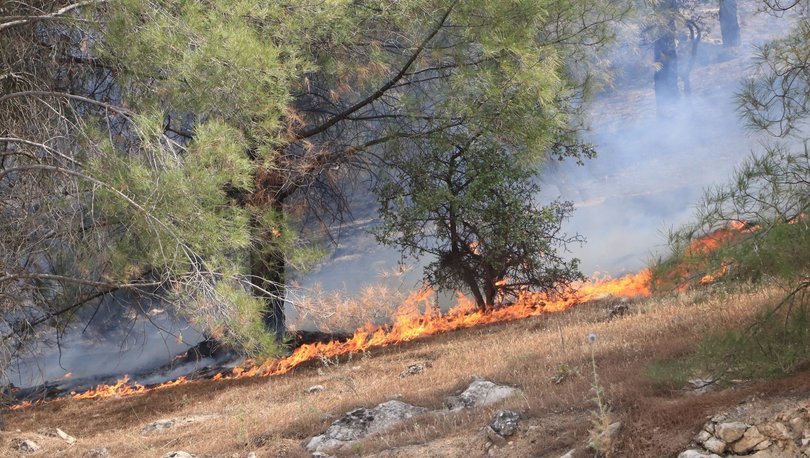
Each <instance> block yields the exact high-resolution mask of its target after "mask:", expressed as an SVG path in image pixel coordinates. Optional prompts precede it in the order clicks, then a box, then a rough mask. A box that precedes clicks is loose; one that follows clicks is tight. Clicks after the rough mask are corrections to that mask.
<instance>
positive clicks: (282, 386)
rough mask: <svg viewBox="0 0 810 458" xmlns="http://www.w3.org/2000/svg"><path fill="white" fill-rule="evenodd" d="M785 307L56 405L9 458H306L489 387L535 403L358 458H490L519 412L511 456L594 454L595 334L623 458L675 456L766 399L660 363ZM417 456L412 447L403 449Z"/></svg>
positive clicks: (684, 301)
mask: <svg viewBox="0 0 810 458" xmlns="http://www.w3.org/2000/svg"><path fill="white" fill-rule="evenodd" d="M778 294H779V292H778V291H774V290H754V291H747V292H737V293H734V294H726V293H717V292H715V293H713V294H709V293H707V292H695V293H690V294H685V295H679V296H671V297H665V298H656V299H652V300H648V301H644V302H639V303H636V304H633V305H632V306H631V310H632V313H631V314H629V315H626V316H624V317H622V318H620V319H614V320H611V321H606V320H605V316H606V313H605V310H604V305H605V304H604V303H602V304H599V303H597V304H587V305H582V306H579V307H577V308H575V309H573V310H571V311H569V312H565V313H560V314H553V315H546V316H541V317H536V318H531V319H527V320H523V321H519V322H511V323H504V324H498V325H491V326H486V327H481V328H476V329H469V330H465V331H461V332H456V333H452V334H445V335H440V336H435V337H432V338H428V339H425V340H422V341H417V342H412V343H409V344H406V345H402V346H398V347H390V348H385V349H377V350H372V351H370V352H367V353H366V354H362V355H353V356H352V357H351V358H346V359H344V360H343V361H341V362H340V364H337V365H329V366H323V365H321V364H320V363H318V364H315V363H313V364H311V365H308V366H307V367H303V368H298V369H296V370H295V371H294V372H293V373H290V374H286V375H284V376H280V377H274V378H269V379H250V380H237V381H227V382H211V381H206V382H200V383H194V384H189V385H185V386H180V387H177V388H173V389H166V390H161V391H157V392H152V393H149V394H146V395H142V396H136V397H131V398H123V399H109V400H97V401H74V400H68V401H59V402H53V403H49V404H46V405H42V406H39V407H36V408H33V409H30V410H26V411H18V412H10V413H8V414H7V416H6V429H7V431H9V432H3V433H0V453H7V454H10V455H14V456H16V455H17V454H18V453H16V451H15V450H12V449H11V448H10V443H11V441H12V440H13V439H15V438H19V437H27V438H33V439H34V440H35V441H39V440H41V441H42V445H46V446H47V448H46V449H45V450H43V451H41V452H38V454H36V455H34V456H37V455H38V456H82V455H83V454H84V453H86V452H87V451H88V450H91V449H94V448H99V447H106V448H107V449H108V450H109V451H110V454H111V456H116V457H118V456H162V455H163V454H165V453H167V452H169V451H173V450H187V451H189V452H192V453H195V454H197V455H198V456H246V455H247V454H248V453H249V452H251V451H254V452H256V453H257V456H259V457H261V456H306V454H305V452H304V450H303V448H302V447H301V445H300V443H301V441H302V440H303V439H305V438H307V437H309V436H311V435H315V434H319V433H321V432H323V430H324V429H325V428H326V427H327V426H328V425H329V423H330V422H331V421H333V419H334V418H335V417H336V416H339V415H341V414H342V413H344V412H346V411H348V410H350V409H352V408H354V407H358V406H373V405H376V404H377V403H380V402H383V401H386V400H388V399H392V398H397V399H401V400H403V401H405V402H409V403H412V404H416V405H420V406H425V407H430V408H441V406H442V401H443V398H444V397H445V396H446V395H448V394H451V393H454V392H457V391H459V390H461V389H463V388H464V387H465V386H466V385H467V384H468V383H469V382H470V380H471V378H472V376H473V375H480V376H482V377H485V378H487V379H490V380H493V381H495V382H499V383H506V384H509V385H513V386H517V387H519V388H520V390H521V394H520V395H519V396H515V397H513V398H511V399H509V400H507V401H506V402H505V403H503V404H501V405H499V406H495V407H493V408H491V409H480V410H477V411H472V412H464V413H460V414H453V415H435V416H431V415H429V416H426V417H422V418H421V419H419V420H417V421H415V422H412V423H409V424H406V425H404V426H403V427H401V428H399V429H396V430H394V431H390V432H388V433H386V434H384V435H381V436H377V437H373V438H368V439H366V440H365V441H362V442H360V443H359V444H358V445H357V446H356V447H355V448H354V449H353V450H352V452H351V453H350V454H351V455H361V454H373V453H378V452H380V453H384V454H385V455H387V456H409V455H410V456H419V455H427V454H429V453H432V452H430V450H435V449H436V448H437V447H440V448H441V449H442V453H441V454H440V455H439V456H456V455H454V453H455V452H454V451H459V452H460V451H463V454H459V455H457V456H479V455H483V454H484V453H485V451H484V448H483V447H484V441H482V440H481V437H480V433H479V431H480V429H481V427H482V426H483V425H484V424H486V422H487V421H488V420H489V419H490V418H491V416H492V413H493V412H494V410H495V408H511V409H514V410H517V411H520V412H521V413H522V415H523V416H524V417H525V420H524V421H523V424H524V427H523V429H522V432H521V433H520V434H519V435H518V436H517V437H516V438H515V439H514V443H513V444H512V445H511V446H510V447H512V449H511V451H509V452H506V451H504V456H546V455H548V456H555V454H557V455H556V456H559V455H560V454H562V453H564V452H565V451H567V450H568V449H570V448H573V447H580V448H581V446H582V444H583V443H584V442H585V441H586V439H587V436H588V429H589V427H590V422H589V411H590V410H591V409H593V403H592V398H593V393H592V392H591V384H592V381H593V378H592V375H591V374H592V373H590V372H589V365H590V358H591V356H590V348H589V346H588V345H589V344H588V342H587V339H586V336H587V335H588V334H589V333H592V332H593V333H596V334H597V335H598V336H599V338H598V340H597V342H596V344H595V352H596V354H595V357H596V362H597V365H598V371H599V378H600V383H601V384H602V386H603V387H604V388H605V395H606V398H607V400H608V402H609V404H610V406H611V409H612V412H613V413H614V414H615V415H616V417H617V418H618V419H619V420H621V421H622V422H623V424H624V425H625V426H624V427H623V429H622V433H621V435H620V437H619V440H618V443H617V449H618V450H620V451H621V452H620V453H619V455H620V456H664V455H667V454H673V453H675V452H676V451H677V450H678V449H679V448H680V449H683V447H685V446H686V445H687V444H688V442H689V438H690V436H691V434H692V433H693V430H694V428H695V427H697V426H698V425H699V424H701V423H702V422H703V421H704V417H705V416H706V415H710V414H712V413H713V412H715V411H716V410H717V409H720V408H721V407H722V406H725V405H729V404H733V403H736V402H737V401H738V400H739V399H742V398H743V397H744V396H746V395H747V394H746V393H749V392H751V390H758V389H760V390H761V388H759V387H757V386H756V385H753V384H752V385H750V386H749V387H743V388H739V389H735V390H725V391H723V392H718V393H714V394H707V395H704V396H699V397H698V396H692V395H687V394H685V393H682V392H662V391H660V390H658V389H656V388H654V387H653V386H652V385H651V383H650V382H649V380H648V378H647V376H646V373H645V370H646V369H645V368H646V366H647V364H649V362H651V361H654V360H660V359H666V358H672V357H676V356H678V355H681V354H683V353H684V352H686V351H687V350H688V349H689V348H690V347H691V346H692V345H693V344H694V343H695V342H696V341H697V340H698V339H699V337H700V336H701V335H703V334H705V333H707V332H710V331H713V330H716V329H718V328H722V327H727V326H734V325H738V324H742V323H744V322H746V321H747V320H749V319H750V318H751V317H752V316H753V315H755V314H756V313H757V311H759V310H761V308H762V307H763V306H765V305H767V304H769V303H772V301H773V300H774V299H775V298H776V297H777V296H778ZM425 360H429V361H431V362H432V367H431V368H429V369H428V370H427V371H425V372H424V373H422V374H419V375H415V376H411V377H406V378H400V377H399V373H400V372H401V371H402V370H403V369H404V368H405V367H407V365H408V364H410V363H413V362H418V361H425ZM562 365H567V366H568V367H569V368H573V370H570V371H569V372H568V373H567V377H566V378H565V380H563V381H562V382H561V383H559V384H555V383H553V382H552V381H551V379H552V378H553V377H554V376H555V374H557V373H558V372H559V368H560V367H561V366H562ZM577 369H578V370H577ZM805 378H806V377H805ZM797 383H798V382H797ZM804 383H808V382H804ZM316 384H320V385H323V386H324V387H325V388H326V390H325V391H323V392H320V393H316V394H307V393H306V388H307V387H309V386H312V385H316ZM809 384H810V383H809ZM807 389H808V390H810V386H808V387H807ZM195 414H215V415H217V417H216V418H215V419H212V420H206V421H201V422H198V423H193V424H189V425H183V426H178V427H175V428H172V429H169V430H166V431H158V432H153V433H151V434H142V432H141V429H142V428H143V426H144V425H146V424H148V423H150V422H152V421H155V420H158V419H161V418H176V417H182V416H187V415H195ZM46 426H47V427H59V428H61V429H63V430H65V431H66V432H68V433H69V434H72V435H74V436H76V437H77V438H78V439H79V440H78V442H77V444H75V445H73V446H71V447H68V446H66V445H63V444H61V443H59V442H58V440H55V439H54V440H50V439H43V438H40V437H39V436H37V435H36V434H32V433H33V432H35V431H36V430H37V429H39V428H41V427H46ZM16 429H19V430H21V431H22V432H20V433H18V432H15V430H16ZM406 445H410V447H408V448H402V447H403V446H406ZM397 447H399V448H397ZM386 450H387V451H386Z"/></svg>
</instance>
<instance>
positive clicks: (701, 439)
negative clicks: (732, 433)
mask: <svg viewBox="0 0 810 458" xmlns="http://www.w3.org/2000/svg"><path fill="white" fill-rule="evenodd" d="M711 438H712V435H711V434H710V433H709V432H708V431H706V430H701V431H700V432H699V433H697V435H696V436H695V437H694V438H693V440H694V441H695V442H697V443H698V444H703V443H705V442H706V441H707V440H709V439H711Z"/></svg>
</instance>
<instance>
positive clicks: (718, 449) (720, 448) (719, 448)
mask: <svg viewBox="0 0 810 458" xmlns="http://www.w3.org/2000/svg"><path fill="white" fill-rule="evenodd" d="M703 447H704V448H705V449H706V450H708V451H710V452H712V453H717V454H718V455H719V454H721V453H723V452H725V451H726V443H725V442H723V441H721V440H720V439H718V438H716V437H710V438H709V439H708V440H707V441H706V442H704V443H703Z"/></svg>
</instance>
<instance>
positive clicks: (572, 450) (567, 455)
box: [560, 448, 577, 458]
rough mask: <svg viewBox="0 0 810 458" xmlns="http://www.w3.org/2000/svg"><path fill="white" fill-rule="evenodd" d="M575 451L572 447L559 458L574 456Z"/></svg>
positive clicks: (572, 457) (571, 457)
mask: <svg viewBox="0 0 810 458" xmlns="http://www.w3.org/2000/svg"><path fill="white" fill-rule="evenodd" d="M576 452H577V449H575V448H572V449H571V450H569V451H568V453H566V454H565V455H563V456H561V457H560V458H574V453H576Z"/></svg>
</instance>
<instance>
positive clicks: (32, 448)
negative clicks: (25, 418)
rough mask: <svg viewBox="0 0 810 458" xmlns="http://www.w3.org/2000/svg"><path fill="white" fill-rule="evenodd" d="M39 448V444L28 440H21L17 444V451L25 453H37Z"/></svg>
mask: <svg viewBox="0 0 810 458" xmlns="http://www.w3.org/2000/svg"><path fill="white" fill-rule="evenodd" d="M41 448H42V447H41V446H40V445H39V444H37V443H36V442H34V441H32V440H30V439H25V440H22V441H20V442H19V444H17V449H18V450H20V451H21V452H25V453H34V452H37V451H39V449H41Z"/></svg>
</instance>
